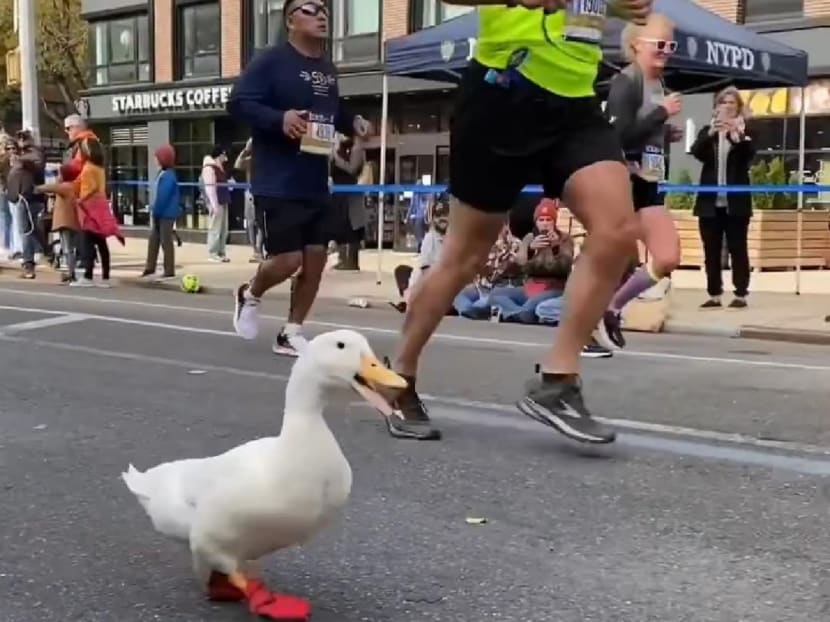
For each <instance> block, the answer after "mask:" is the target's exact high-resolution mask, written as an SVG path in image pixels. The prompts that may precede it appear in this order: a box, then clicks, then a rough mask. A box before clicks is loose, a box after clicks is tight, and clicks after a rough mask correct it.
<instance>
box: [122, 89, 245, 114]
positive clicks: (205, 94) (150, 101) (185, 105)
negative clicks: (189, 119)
mask: <svg viewBox="0 0 830 622" xmlns="http://www.w3.org/2000/svg"><path fill="white" fill-rule="evenodd" d="M230 94H231V86H230V85H229V84H226V85H221V86H204V87H196V88H184V89H170V90H166V91H145V92H142V93H128V94H126V95H113V96H112V112H114V113H115V114H119V115H133V114H148V113H154V112H193V111H198V110H224V109H225V105H226V104H227V103H228V97H230Z"/></svg>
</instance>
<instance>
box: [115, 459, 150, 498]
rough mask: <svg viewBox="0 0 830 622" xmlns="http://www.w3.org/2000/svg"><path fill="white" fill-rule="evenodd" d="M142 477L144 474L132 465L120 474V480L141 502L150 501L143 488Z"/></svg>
mask: <svg viewBox="0 0 830 622" xmlns="http://www.w3.org/2000/svg"><path fill="white" fill-rule="evenodd" d="M144 475H145V473H142V472H141V471H139V470H138V469H136V468H135V467H134V466H133V465H132V464H131V465H130V466H128V467H127V470H126V471H124V472H123V473H122V474H121V479H123V480H124V483H125V484H126V485H127V488H129V489H130V492H131V493H133V494H134V495H135V496H136V497H137V498H138V500H139V501H142V502H144V501H149V500H150V495H149V493H148V492H147V491H146V490H145V488H144V483H145V482H144Z"/></svg>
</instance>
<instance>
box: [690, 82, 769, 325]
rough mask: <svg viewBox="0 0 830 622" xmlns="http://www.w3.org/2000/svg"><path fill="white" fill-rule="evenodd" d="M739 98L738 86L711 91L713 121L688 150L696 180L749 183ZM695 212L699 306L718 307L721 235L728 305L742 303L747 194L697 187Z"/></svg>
mask: <svg viewBox="0 0 830 622" xmlns="http://www.w3.org/2000/svg"><path fill="white" fill-rule="evenodd" d="M743 111H744V104H743V100H742V99H741V95H740V93H739V92H738V89H736V88H735V87H729V88H726V89H724V90H723V91H721V92H720V93H718V94H717V95H716V96H715V107H714V111H713V113H712V121H711V123H709V124H708V125H706V126H704V127H703V128H702V129H701V130H700V132H699V133H698V135H697V139H696V140H695V142H694V144H693V145H692V155H693V156H694V157H695V158H697V159H698V160H699V161H700V163H701V164H703V167H702V168H701V170H700V184H701V185H718V186H725V185H741V186H743V185H748V184H749V165H750V164H751V163H752V158H754V157H755V147H754V146H753V143H752V140H751V139H750V137H749V135H748V134H747V132H746V120H745V118H744V114H743ZM694 215H695V216H697V217H698V226H699V229H700V239H701V241H702V242H703V254H704V261H705V265H706V290H707V292H708V294H709V299H708V300H707V301H706V302H704V303H703V304H702V305H701V306H700V308H701V309H720V308H722V306H723V305H722V303H721V296H722V295H723V273H722V268H723V264H722V251H723V239H724V237H726V246H727V248H728V249H729V256H730V258H731V260H732V261H731V263H732V284H733V286H734V288H735V297H734V299H733V300H732V302H730V303H729V308H730V309H744V308H746V306H747V302H746V297H747V295H748V294H749V272H750V267H749V244H748V242H747V236H748V235H749V221H750V219H751V218H752V195H750V194H749V193H746V192H730V193H728V194H727V193H724V192H721V193H717V194H715V193H711V192H702V193H698V195H697V200H696V201H695V208H694Z"/></svg>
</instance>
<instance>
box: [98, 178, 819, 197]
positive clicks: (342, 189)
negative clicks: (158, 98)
mask: <svg viewBox="0 0 830 622" xmlns="http://www.w3.org/2000/svg"><path fill="white" fill-rule="evenodd" d="M109 184H110V185H111V186H149V185H151V184H152V182H150V181H127V180H123V181H122V180H113V181H110V182H109ZM199 185H200V184H199V183H198V182H179V186H183V187H186V188H187V187H190V188H192V187H197V186H199ZM217 185H218V186H222V187H227V188H230V189H231V190H247V189H248V184H240V183H232V184H217ZM446 189H447V187H446V186H444V185H436V186H424V185H415V184H389V185H385V186H383V185H377V184H373V185H366V186H361V185H347V186H342V185H337V184H335V185H333V186H332V187H331V190H332V192H336V193H342V194H378V193H380V192H383V193H386V194H399V193H403V192H411V193H413V194H438V193H441V192H445V191H446ZM660 190H661V192H666V193H679V192H685V193H706V194H712V193H721V192H723V193H727V194H728V193H733V192H739V193H750V194H756V193H773V192H810V193H814V192H830V185H819V184H803V185H784V186H775V185H758V186H695V185H682V184H660ZM522 192H524V193H526V194H541V193H542V186H525V187H524V190H523V191H522Z"/></svg>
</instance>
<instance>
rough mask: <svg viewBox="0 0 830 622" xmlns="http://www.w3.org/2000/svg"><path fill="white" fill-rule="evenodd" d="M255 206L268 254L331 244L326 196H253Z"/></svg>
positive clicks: (272, 254)
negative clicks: (300, 197) (329, 241)
mask: <svg viewBox="0 0 830 622" xmlns="http://www.w3.org/2000/svg"><path fill="white" fill-rule="evenodd" d="M254 209H255V211H256V221H257V224H258V225H259V226H260V228H261V229H262V236H263V241H262V243H263V246H264V247H265V252H266V253H267V254H268V256H274V255H281V254H283V253H293V252H296V251H301V250H303V249H304V248H305V247H306V246H322V247H325V246H326V244H328V231H327V229H328V225H329V197H327V196H324V197H319V198H312V199H285V198H281V197H267V196H261V195H260V196H254Z"/></svg>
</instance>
